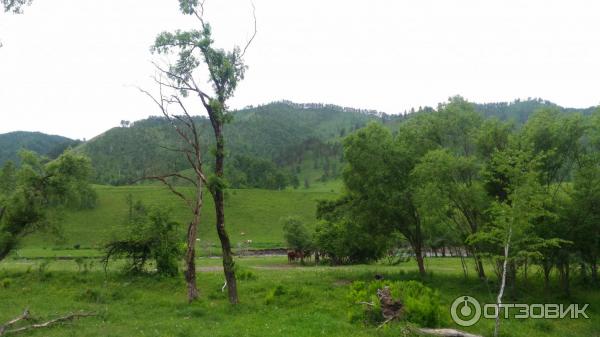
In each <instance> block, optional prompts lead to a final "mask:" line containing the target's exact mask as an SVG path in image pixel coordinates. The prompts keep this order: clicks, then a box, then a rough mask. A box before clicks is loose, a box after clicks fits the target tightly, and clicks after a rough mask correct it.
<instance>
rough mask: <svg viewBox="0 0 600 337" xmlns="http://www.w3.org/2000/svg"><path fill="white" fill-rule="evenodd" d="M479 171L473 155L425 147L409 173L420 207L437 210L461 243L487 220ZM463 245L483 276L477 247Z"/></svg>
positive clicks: (489, 200)
mask: <svg viewBox="0 0 600 337" xmlns="http://www.w3.org/2000/svg"><path fill="white" fill-rule="evenodd" d="M480 171H481V167H480V164H479V163H478V162H477V159H476V158H475V157H474V156H469V157H467V156H457V155H454V154H452V153H450V152H448V150H446V149H440V150H433V151H429V152H428V153H427V154H426V155H425V156H424V157H423V158H422V160H421V161H420V163H419V164H418V165H417V166H416V167H415V169H414V171H413V173H412V177H413V178H414V180H415V181H417V182H418V189H419V193H420V195H421V196H420V198H419V202H418V203H419V204H420V207H421V208H422V209H427V210H428V212H427V213H436V214H438V215H439V216H438V218H437V219H436V220H438V221H439V220H442V221H444V222H446V223H451V224H453V225H454V226H453V227H454V228H455V229H457V230H458V231H457V232H458V233H461V237H462V244H464V243H465V241H466V239H467V237H468V236H469V235H472V234H475V233H477V232H478V231H479V230H480V229H481V227H483V226H484V225H485V224H486V222H487V221H488V218H487V214H486V213H487V210H488V208H489V206H490V203H491V199H490V198H489V197H488V195H487V193H486V191H485V188H484V186H483V184H482V183H481V179H480ZM444 218H446V219H444ZM467 248H468V249H469V250H470V251H472V252H473V253H474V257H475V262H476V268H477V273H478V275H479V277H480V278H485V272H484V269H483V262H482V261H481V258H480V256H479V255H478V254H477V253H478V249H476V248H477V247H475V246H473V245H471V246H467Z"/></svg>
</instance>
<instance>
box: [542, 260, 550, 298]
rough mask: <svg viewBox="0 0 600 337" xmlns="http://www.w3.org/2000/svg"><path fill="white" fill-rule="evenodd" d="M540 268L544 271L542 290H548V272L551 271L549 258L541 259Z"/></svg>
mask: <svg viewBox="0 0 600 337" xmlns="http://www.w3.org/2000/svg"><path fill="white" fill-rule="evenodd" d="M542 269H543V271H544V291H546V292H548V290H550V272H551V271H552V263H551V262H550V261H549V259H544V260H543V261H542Z"/></svg>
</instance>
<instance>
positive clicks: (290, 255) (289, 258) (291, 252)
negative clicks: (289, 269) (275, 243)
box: [287, 250, 297, 263]
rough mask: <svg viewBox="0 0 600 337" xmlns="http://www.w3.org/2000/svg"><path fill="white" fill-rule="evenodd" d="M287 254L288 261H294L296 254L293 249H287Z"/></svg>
mask: <svg viewBox="0 0 600 337" xmlns="http://www.w3.org/2000/svg"><path fill="white" fill-rule="evenodd" d="M287 256H288V263H292V262H294V261H296V258H297V256H296V252H295V251H293V250H290V251H288V253H287Z"/></svg>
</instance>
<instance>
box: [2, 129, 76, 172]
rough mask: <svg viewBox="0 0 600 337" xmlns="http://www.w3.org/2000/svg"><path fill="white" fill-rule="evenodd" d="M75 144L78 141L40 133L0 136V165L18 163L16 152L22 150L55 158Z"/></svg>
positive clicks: (20, 132) (11, 133) (18, 133)
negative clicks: (9, 162) (9, 161)
mask: <svg viewBox="0 0 600 337" xmlns="http://www.w3.org/2000/svg"><path fill="white" fill-rule="evenodd" d="M77 144H79V141H78V140H73V139H69V138H66V137H62V136H56V135H47V134H44V133H41V132H28V131H15V132H9V133H4V134H0V165H2V164H3V163H4V162H6V161H8V160H11V161H13V162H16V161H18V157H19V156H18V152H19V151H20V150H22V149H24V150H29V151H34V152H36V153H38V154H40V155H43V156H46V157H50V158H56V157H58V156H59V155H60V154H61V153H63V152H64V150H65V149H67V148H68V147H70V146H76V145H77Z"/></svg>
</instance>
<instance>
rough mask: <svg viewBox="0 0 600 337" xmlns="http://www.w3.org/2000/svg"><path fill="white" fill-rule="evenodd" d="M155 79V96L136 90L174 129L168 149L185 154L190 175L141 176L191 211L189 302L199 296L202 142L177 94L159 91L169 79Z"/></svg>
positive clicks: (170, 83) (203, 180) (187, 257)
mask: <svg viewBox="0 0 600 337" xmlns="http://www.w3.org/2000/svg"><path fill="white" fill-rule="evenodd" d="M155 81H156V83H157V84H158V87H159V94H158V96H157V97H155V96H154V95H152V94H151V93H149V92H148V91H146V90H142V89H140V91H142V92H143V93H144V94H146V95H147V96H148V97H150V98H151V99H152V101H153V102H154V103H155V104H156V105H157V106H158V108H159V109H160V111H161V113H162V114H163V116H164V117H165V118H166V119H167V121H169V123H170V124H171V126H172V127H173V129H174V130H175V132H177V134H178V135H179V138H180V139H181V140H182V143H183V145H182V146H181V148H178V149H172V148H169V150H171V151H176V152H180V153H182V154H183V155H184V156H185V158H186V160H187V162H188V164H189V165H190V166H191V168H192V172H193V177H188V176H185V175H183V174H180V173H177V172H172V173H167V174H162V175H155V176H146V177H144V178H143V179H152V180H157V181H160V182H161V183H163V184H164V185H165V186H167V187H168V188H169V190H170V191H171V193H173V194H174V195H176V196H177V197H178V198H180V199H181V200H183V201H184V202H185V204H186V206H187V207H188V208H189V210H190V211H191V212H192V219H191V220H190V223H189V224H188V228H187V236H186V253H185V265H186V270H185V281H186V283H187V295H188V301H189V302H192V301H194V300H195V299H197V298H198V297H199V292H198V287H197V285H196V260H195V259H196V239H197V238H198V224H199V223H200V216H201V213H202V205H203V190H204V186H205V185H206V184H207V180H206V176H205V175H204V172H203V170H202V145H201V144H200V138H199V135H198V128H197V127H196V123H195V122H194V119H193V118H192V117H191V115H190V114H189V112H188V110H187V109H186V107H185V105H184V104H183V102H182V100H181V98H180V97H179V96H177V95H174V94H172V95H166V94H165V93H164V91H163V88H164V87H165V86H167V87H173V86H175V84H174V83H173V81H172V80H169V79H168V78H167V79H165V78H163V77H162V76H159V77H156V78H155ZM172 106H175V108H176V109H177V111H178V112H179V113H181V114H174V113H171V112H170V111H169V108H170V107H172ZM172 178H179V179H182V180H184V181H186V182H188V183H190V184H191V185H192V186H193V187H194V193H193V195H192V196H191V197H190V196H187V195H185V194H184V193H183V192H181V191H179V190H178V189H177V187H176V186H175V185H174V184H173V183H172V181H171V179H172Z"/></svg>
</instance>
